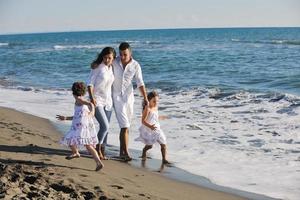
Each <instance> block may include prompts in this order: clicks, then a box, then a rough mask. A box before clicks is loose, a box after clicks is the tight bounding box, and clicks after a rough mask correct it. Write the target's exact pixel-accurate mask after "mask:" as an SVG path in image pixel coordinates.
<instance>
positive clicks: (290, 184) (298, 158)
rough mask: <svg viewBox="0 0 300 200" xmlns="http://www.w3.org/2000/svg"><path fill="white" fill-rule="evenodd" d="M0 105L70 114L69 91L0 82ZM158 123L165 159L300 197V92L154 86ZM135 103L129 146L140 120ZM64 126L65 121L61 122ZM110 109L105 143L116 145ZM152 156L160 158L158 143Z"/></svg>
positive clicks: (232, 182) (252, 188)
mask: <svg viewBox="0 0 300 200" xmlns="http://www.w3.org/2000/svg"><path fill="white" fill-rule="evenodd" d="M0 92H1V94H3V95H1V96H2V97H1V100H0V106H5V107H11V108H15V109H17V110H20V111H23V112H27V113H31V114H34V115H37V116H40V117H44V118H47V119H50V120H52V121H53V122H57V121H56V120H55V115H56V114H66V115H71V114H72V113H73V102H74V100H73V97H72V95H71V92H69V91H38V92H37V91H35V90H31V91H23V90H12V89H4V88H0ZM160 93H161V94H160V115H165V116H168V119H166V120H162V121H161V127H162V129H163V130H164V132H165V134H166V136H167V137H168V153H169V159H170V160H171V161H174V162H175V165H176V166H178V167H180V168H183V169H185V170H187V171H189V172H191V173H194V174H198V175H201V176H204V177H207V178H209V179H210V180H211V181H212V182H213V183H216V184H218V185H222V186H227V187H232V188H237V189H241V190H245V191H249V192H254V193H259V194H264V195H267V196H271V197H275V198H282V199H289V200H297V199H299V196H300V171H299V169H300V120H299V114H300V106H299V105H298V103H299V102H298V100H299V97H297V96H292V95H284V96H280V95H279V96H276V95H275V96H270V95H266V94H252V93H247V92H241V93H238V94H231V95H230V94H226V95H223V96H222V95H221V94H220V91H219V90H206V89H198V90H191V91H183V92H172V93H162V92H160ZM140 102H141V99H140V98H139V97H137V100H136V103H135V120H134V121H133V126H132V127H131V133H130V136H131V137H130V147H131V148H134V149H139V150H140V149H142V147H143V145H142V144H141V143H138V142H134V138H135V137H137V136H138V132H137V130H138V126H139V125H140V112H141V108H140ZM59 123H62V124H65V125H66V128H67V127H68V126H69V123H70V122H68V123H67V122H59ZM118 133H119V128H118V125H117V123H116V120H115V117H114V115H113V117H112V122H111V129H110V135H109V143H110V144H113V145H119V139H118ZM149 153H150V155H151V156H152V157H156V158H160V151H159V148H158V147H154V148H153V150H151V151H150V152H149Z"/></svg>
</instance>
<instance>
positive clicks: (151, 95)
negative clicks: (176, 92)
mask: <svg viewBox="0 0 300 200" xmlns="http://www.w3.org/2000/svg"><path fill="white" fill-rule="evenodd" d="M154 97H158V93H157V92H156V91H154V90H153V91H151V92H149V93H148V95H147V98H148V101H149V102H150V100H151V99H153V98H154ZM145 107H146V105H145V103H144V102H143V110H144V109H145Z"/></svg>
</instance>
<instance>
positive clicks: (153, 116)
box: [135, 111, 167, 145]
mask: <svg viewBox="0 0 300 200" xmlns="http://www.w3.org/2000/svg"><path fill="white" fill-rule="evenodd" d="M146 122H148V123H149V124H151V125H152V124H155V126H156V129H155V130H151V129H150V128H149V127H147V126H145V125H144V124H142V125H141V126H140V128H139V132H140V136H139V137H138V138H136V139H135V141H141V142H143V143H144V144H146V145H153V144H155V143H156V142H158V143H159V144H167V139H166V136H165V134H164V132H163V131H162V130H161V129H160V124H159V121H158V111H150V112H149V114H148V116H147V119H146Z"/></svg>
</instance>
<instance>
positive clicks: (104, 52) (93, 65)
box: [91, 47, 116, 69]
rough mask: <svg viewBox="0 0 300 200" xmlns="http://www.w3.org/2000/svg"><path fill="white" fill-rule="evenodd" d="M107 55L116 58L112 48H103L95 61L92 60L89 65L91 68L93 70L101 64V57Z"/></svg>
mask: <svg viewBox="0 0 300 200" xmlns="http://www.w3.org/2000/svg"><path fill="white" fill-rule="evenodd" d="M108 54H112V55H113V57H114V58H116V51H115V49H114V48H112V47H105V48H104V49H102V51H101V53H100V54H98V57H97V58H96V60H94V61H93V62H92V63H91V68H92V69H95V68H96V67H97V66H98V65H99V64H101V63H102V60H103V57H104V56H106V55H108Z"/></svg>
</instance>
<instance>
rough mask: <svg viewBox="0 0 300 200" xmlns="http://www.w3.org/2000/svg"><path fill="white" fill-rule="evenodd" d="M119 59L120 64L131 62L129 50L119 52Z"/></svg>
mask: <svg viewBox="0 0 300 200" xmlns="http://www.w3.org/2000/svg"><path fill="white" fill-rule="evenodd" d="M120 57H121V62H122V64H123V65H127V64H128V63H129V62H130V60H131V51H130V50H129V49H125V50H123V51H120Z"/></svg>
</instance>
